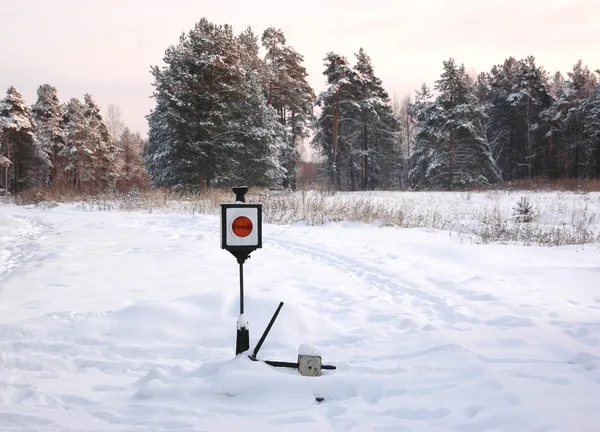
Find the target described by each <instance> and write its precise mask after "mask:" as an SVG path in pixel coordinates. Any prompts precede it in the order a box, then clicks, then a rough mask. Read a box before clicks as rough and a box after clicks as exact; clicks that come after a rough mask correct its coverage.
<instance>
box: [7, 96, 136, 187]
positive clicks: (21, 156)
mask: <svg viewBox="0 0 600 432" xmlns="http://www.w3.org/2000/svg"><path fill="white" fill-rule="evenodd" d="M112 113H113V114H114V115H113V117H112V119H111V120H112V121H111V122H110V123H109V124H107V122H106V121H105V120H104V118H103V116H102V115H101V113H100V108H99V106H98V105H97V104H96V102H95V101H94V100H93V98H92V96H91V95H90V94H85V95H84V98H83V100H80V99H78V98H71V99H69V100H68V101H67V102H66V103H61V102H60V100H59V98H58V92H57V90H56V88H55V87H54V86H52V85H50V84H43V85H40V86H39V87H38V89H37V101H36V102H35V103H34V104H33V105H32V106H28V105H27V104H26V103H25V102H24V100H23V97H22V95H21V93H20V92H19V91H18V90H17V89H16V88H15V87H13V86H11V87H9V88H8V90H7V92H6V96H5V97H4V99H2V100H1V101H0V189H1V190H3V191H8V192H9V193H18V192H20V191H23V190H25V189H27V188H30V187H39V186H44V185H52V186H60V185H72V186H77V187H81V186H87V187H88V188H91V189H94V190H107V189H110V188H113V189H114V188H118V187H127V186H131V185H133V184H141V183H145V182H146V178H145V176H146V175H145V169H144V163H143V159H142V154H143V151H144V148H145V146H146V142H145V140H144V139H143V138H142V136H141V135H140V134H139V133H137V132H136V133H132V132H131V131H130V130H129V128H127V127H125V126H124V125H123V122H122V120H121V119H120V114H119V110H118V108H116V107H114V106H112ZM109 114H110V110H109Z"/></svg>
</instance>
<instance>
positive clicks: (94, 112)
mask: <svg viewBox="0 0 600 432" xmlns="http://www.w3.org/2000/svg"><path fill="white" fill-rule="evenodd" d="M83 115H84V117H85V119H86V124H87V126H88V132H89V134H88V136H87V142H86V148H87V149H88V150H89V151H90V154H89V157H90V159H91V162H90V164H91V170H92V171H93V179H94V181H95V183H96V185H97V186H99V187H100V188H102V189H106V188H107V187H109V186H111V185H113V184H114V181H115V180H116V176H115V171H114V160H115V153H116V151H117V148H116V147H115V145H114V142H113V140H112V138H111V136H110V133H109V132H108V127H107V126H106V122H105V121H104V119H103V118H102V115H101V113H100V107H98V105H97V104H96V102H95V101H94V100H93V99H92V96H91V95H90V94H89V93H86V94H85V95H84V110H83Z"/></svg>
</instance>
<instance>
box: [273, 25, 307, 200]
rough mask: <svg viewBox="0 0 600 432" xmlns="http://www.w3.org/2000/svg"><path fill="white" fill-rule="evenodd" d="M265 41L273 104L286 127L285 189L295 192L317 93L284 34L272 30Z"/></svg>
mask: <svg viewBox="0 0 600 432" xmlns="http://www.w3.org/2000/svg"><path fill="white" fill-rule="evenodd" d="M261 40H262V44H263V47H264V48H265V49H266V51H267V52H266V56H265V64H266V70H267V72H266V76H267V80H268V89H267V92H268V101H269V105H271V106H272V107H273V108H275V110H276V111H277V114H278V118H279V121H280V123H281V124H282V125H283V126H284V128H285V130H284V132H285V136H284V141H285V145H284V147H283V151H282V154H281V157H280V161H281V164H282V166H283V167H284V168H285V170H286V176H285V179H284V182H283V187H284V188H288V187H290V188H292V189H295V188H296V177H297V170H298V163H299V160H300V153H299V144H300V141H301V140H303V139H306V138H308V136H309V132H310V129H309V127H310V124H311V123H312V122H313V121H314V115H313V102H314V100H315V94H314V91H313V89H312V87H311V86H310V85H309V84H308V82H307V80H306V77H307V76H308V73H307V72H306V68H304V67H303V66H302V62H303V61H304V58H303V56H302V55H300V54H299V53H297V52H296V51H295V50H294V48H293V47H291V46H289V45H286V39H285V36H284V34H283V32H282V31H281V30H280V29H275V28H272V27H271V28H268V29H267V30H265V31H264V32H263V35H262V38H261Z"/></svg>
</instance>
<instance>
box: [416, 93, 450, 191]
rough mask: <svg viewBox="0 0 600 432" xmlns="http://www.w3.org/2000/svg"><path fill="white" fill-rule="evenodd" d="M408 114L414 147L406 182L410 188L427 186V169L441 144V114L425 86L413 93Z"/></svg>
mask: <svg viewBox="0 0 600 432" xmlns="http://www.w3.org/2000/svg"><path fill="white" fill-rule="evenodd" d="M410 114H411V117H412V118H413V119H414V121H415V124H416V127H415V147H414V151H413V154H412V155H411V160H410V162H409V165H410V166H411V167H412V168H411V169H410V171H409V173H408V182H409V184H410V185H411V186H412V187H416V188H424V187H426V186H428V182H429V173H428V167H429V164H430V161H431V160H432V159H433V157H434V154H435V146H436V145H437V143H439V142H442V140H443V137H442V134H441V131H442V123H443V121H442V112H441V110H439V109H438V105H437V104H436V103H435V101H434V100H433V94H432V93H431V90H430V88H429V87H428V86H427V84H425V83H423V84H422V85H421V88H420V89H419V90H417V91H416V92H415V102H414V103H413V104H411V105H410Z"/></svg>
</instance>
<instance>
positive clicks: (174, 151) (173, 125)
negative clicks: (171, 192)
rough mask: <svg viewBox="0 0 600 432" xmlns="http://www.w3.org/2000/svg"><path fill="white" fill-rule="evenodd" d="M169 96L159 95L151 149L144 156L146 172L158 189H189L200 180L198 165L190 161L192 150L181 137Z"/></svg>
mask: <svg viewBox="0 0 600 432" xmlns="http://www.w3.org/2000/svg"><path fill="white" fill-rule="evenodd" d="M173 114H174V110H171V109H170V107H169V100H168V99H167V96H166V94H164V93H160V94H158V95H157V96H156V107H155V108H154V109H153V110H152V111H151V112H150V114H149V115H148V116H147V117H146V119H147V120H148V148H147V149H146V152H145V153H144V161H145V164H146V171H147V172H148V175H149V177H150V180H151V182H152V184H154V185H155V186H157V187H166V188H172V189H176V190H177V189H186V188H187V187H188V185H193V184H195V182H196V181H197V180H198V178H197V175H198V171H197V169H196V168H197V166H196V164H194V163H193V162H192V161H189V160H188V159H187V158H188V157H189V154H188V152H189V147H188V146H187V145H185V144H184V143H183V142H182V141H181V140H180V139H179V137H178V134H177V130H178V127H179V123H178V121H177V120H176V119H175V118H173Z"/></svg>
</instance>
